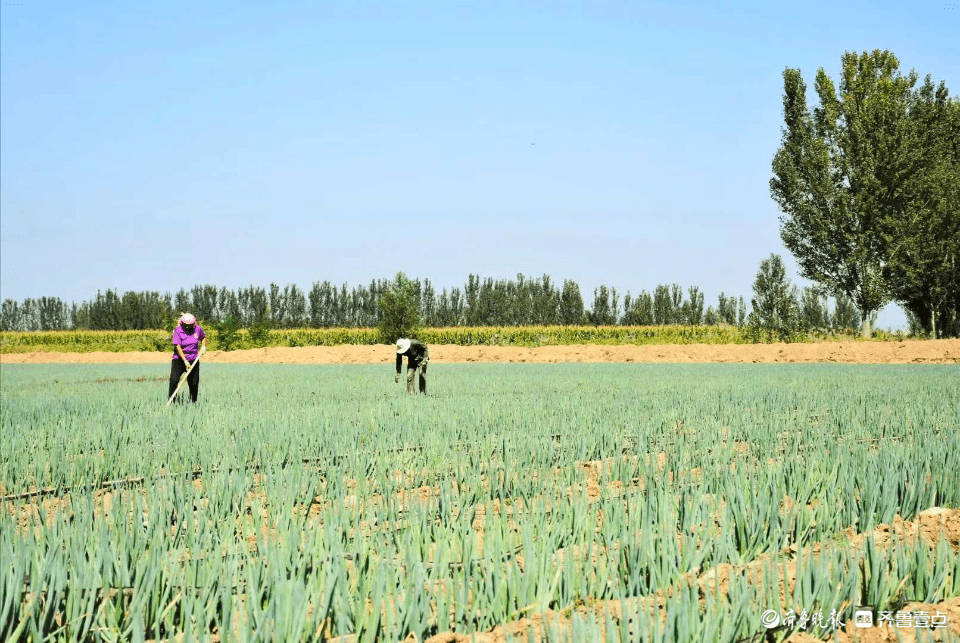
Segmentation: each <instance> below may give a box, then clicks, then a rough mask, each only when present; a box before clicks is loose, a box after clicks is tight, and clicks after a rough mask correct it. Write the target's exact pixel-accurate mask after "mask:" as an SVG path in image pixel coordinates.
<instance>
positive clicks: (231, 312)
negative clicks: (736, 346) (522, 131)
mask: <svg viewBox="0 0 960 643" xmlns="http://www.w3.org/2000/svg"><path fill="white" fill-rule="evenodd" d="M399 284H403V289H404V292H405V293H407V292H408V293H409V297H410V299H411V301H412V303H413V305H414V306H415V308H416V311H417V315H418V317H419V319H420V320H421V321H422V323H424V324H426V325H427V326H432V327H443V326H526V325H554V324H559V325H574V324H591V325H598V326H599V325H617V324H621V325H630V326H652V325H666V324H686V325H703V324H706V325H715V324H729V325H734V326H744V325H745V324H747V323H748V322H749V323H751V324H754V325H759V326H760V327H763V328H767V329H770V330H777V331H781V330H784V329H788V330H789V332H795V331H800V330H838V329H844V328H849V327H852V326H854V325H856V323H857V320H858V319H859V317H858V316H859V312H858V311H857V309H856V307H854V306H853V304H852V303H851V302H850V300H849V299H847V298H845V297H842V296H841V297H839V298H837V300H836V302H835V305H834V306H833V308H832V309H831V307H830V302H829V300H828V298H827V297H826V296H825V295H824V294H823V293H822V291H820V290H818V289H815V288H806V289H803V290H802V291H801V290H798V289H797V288H796V287H791V286H790V285H789V282H788V281H787V280H786V276H785V271H784V269H783V264H782V261H780V258H779V257H778V256H776V255H773V256H772V257H771V259H769V260H766V261H764V262H763V263H762V264H761V268H760V273H759V274H758V277H757V281H756V282H755V284H754V298H753V299H752V301H751V303H752V310H751V311H749V312H748V310H747V304H746V302H745V301H744V299H743V297H739V298H737V297H729V296H727V295H726V294H724V293H720V295H719V297H718V300H717V303H716V305H715V306H714V305H710V306H706V307H705V301H704V295H703V293H702V292H701V291H700V289H699V288H697V287H696V286H693V287H690V288H687V289H686V290H684V289H683V288H682V287H681V286H680V285H679V284H661V285H659V286H657V287H656V288H655V289H654V290H653V292H649V291H646V290H642V291H641V292H640V294H639V295H637V296H632V295H631V294H630V293H629V292H627V293H626V294H625V295H624V296H623V298H622V299H621V297H620V293H619V292H618V291H617V289H616V288H608V287H607V286H600V287H599V288H597V289H596V290H594V292H593V298H592V306H590V307H589V308H588V307H587V306H586V305H585V303H584V299H583V296H582V295H581V292H580V287H579V286H578V285H577V283H576V282H575V281H572V280H564V281H563V283H562V286H557V285H556V283H555V282H554V281H553V280H552V279H551V278H550V277H549V276H547V275H544V276H543V277H540V278H539V279H531V278H527V277H525V276H524V275H517V278H516V280H507V279H500V280H494V279H491V278H485V279H484V278H481V277H479V276H477V275H472V274H471V275H470V276H469V277H468V279H467V283H466V285H465V287H464V288H463V290H461V289H459V288H453V289H451V290H449V291H448V290H446V289H443V290H442V291H441V292H440V293H439V294H437V292H436V289H435V288H434V287H433V284H431V283H430V281H429V280H428V279H425V280H423V281H421V280H419V279H413V280H406V278H405V277H404V276H403V275H398V276H397V278H396V279H395V280H385V279H381V280H374V281H371V282H370V284H369V286H356V287H354V288H348V286H347V285H346V284H344V285H342V286H340V287H339V288H338V287H337V286H334V285H332V284H331V283H330V282H327V281H324V282H316V283H314V284H313V286H312V287H311V289H310V290H309V291H306V292H305V291H303V290H301V289H300V288H298V287H297V286H296V285H293V284H291V285H287V286H285V287H282V288H281V287H280V286H278V285H277V284H270V287H269V288H266V289H265V288H258V287H255V286H250V287H248V288H239V289H237V290H231V289H229V288H217V287H216V286H212V285H198V286H194V287H193V288H192V289H190V290H187V289H181V290H180V291H178V292H177V293H176V294H174V295H171V294H170V293H164V294H161V293H157V292H133V291H129V292H125V293H123V294H120V293H117V292H116V291H114V290H107V291H106V292H98V293H97V296H96V297H95V298H94V299H92V300H90V301H84V302H81V303H79V304H76V303H74V304H66V303H65V302H63V301H61V300H60V299H57V298H53V297H43V298H40V299H26V300H24V301H23V302H22V303H20V302H16V301H14V300H10V299H8V300H6V301H4V302H3V304H2V310H0V329H2V330H21V331H29V330H65V329H91V330H144V329H156V328H168V329H170V328H172V327H173V324H174V320H175V319H176V318H177V316H178V315H179V313H180V312H181V311H190V312H192V313H194V314H195V315H196V316H197V317H198V318H199V319H201V320H202V321H203V322H204V323H213V324H220V323H222V322H223V321H225V320H226V319H228V318H231V317H232V319H233V321H234V322H235V323H236V325H237V326H239V327H254V326H266V327H274V328H302V327H310V328H327V327H341V328H343V327H374V326H377V325H380V324H381V322H382V318H383V314H384V313H383V310H382V307H381V306H380V305H379V303H380V301H381V300H383V298H384V296H385V295H386V294H389V293H392V292H395V291H396V289H397V286H398V285H399Z"/></svg>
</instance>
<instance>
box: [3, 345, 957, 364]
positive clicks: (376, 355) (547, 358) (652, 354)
mask: <svg viewBox="0 0 960 643" xmlns="http://www.w3.org/2000/svg"><path fill="white" fill-rule="evenodd" d="M395 355H396V354H395V353H394V349H393V347H392V346H388V345H379V346H306V347H299V348H286V347H272V348H256V349H251V350H240V351H231V352H223V351H213V352H211V353H209V354H208V355H207V356H206V357H204V359H203V361H204V362H205V363H213V364H217V363H223V364H389V363H392V362H393V361H394V359H395ZM430 358H431V362H433V363H437V362H442V363H466V362H529V363H552V362H667V363H704V362H769V363H775V362H837V363H846V364H957V363H960V339H940V340H926V341H924V340H909V341H903V342H858V341H845V342H819V343H812V344H725V345H712V344H685V345H676V344H673V345H661V346H598V345H571V346H540V347H536V348H523V347H515V346H453V345H437V346H431V347H430ZM169 360H170V354H168V353H104V352H95V353H46V352H35V353H9V354H3V355H0V364H40V363H73V364H160V363H166V362H168V361H169Z"/></svg>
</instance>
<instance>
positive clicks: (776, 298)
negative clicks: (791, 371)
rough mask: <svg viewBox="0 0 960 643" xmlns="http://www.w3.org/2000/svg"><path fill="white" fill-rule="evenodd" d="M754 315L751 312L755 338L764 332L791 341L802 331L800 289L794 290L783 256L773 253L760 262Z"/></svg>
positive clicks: (751, 330)
mask: <svg viewBox="0 0 960 643" xmlns="http://www.w3.org/2000/svg"><path fill="white" fill-rule="evenodd" d="M750 303H751V306H752V308H753V312H751V313H750V323H749V326H750V332H751V336H752V337H758V336H760V335H761V334H762V333H767V334H768V335H769V336H772V337H776V338H778V339H779V340H781V341H788V340H789V339H791V338H792V337H793V336H794V334H795V333H796V332H797V331H798V330H799V329H800V324H799V321H800V320H799V314H798V313H799V311H798V310H797V292H796V288H794V287H791V285H790V280H789V279H787V272H786V269H785V268H784V266H783V260H782V259H781V258H780V255H777V254H771V255H770V257H769V258H767V259H764V260H763V261H761V262H760V269H759V270H758V271H757V278H756V280H754V282H753V299H752V300H751V302H750Z"/></svg>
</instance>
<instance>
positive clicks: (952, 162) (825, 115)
mask: <svg viewBox="0 0 960 643" xmlns="http://www.w3.org/2000/svg"><path fill="white" fill-rule="evenodd" d="M783 79H784V96H783V114H784V128H783V139H782V143H781V146H780V148H779V149H778V150H777V152H776V155H775V156H774V159H773V174H774V176H773V178H772V179H771V180H770V192H771V196H772V197H773V199H774V200H775V201H776V202H777V205H778V206H779V207H780V210H781V212H782V216H781V217H780V222H781V228H780V234H781V238H782V239H783V242H784V245H785V246H786V247H787V248H788V249H789V250H790V252H791V253H793V255H794V257H795V258H796V260H797V264H798V266H799V267H800V273H801V275H802V276H804V277H806V278H808V279H811V280H813V281H815V282H817V283H818V284H820V285H821V286H822V287H823V288H824V289H825V290H826V291H828V292H829V293H831V294H833V295H835V296H837V297H841V296H844V297H848V298H850V299H851V300H852V302H853V304H854V305H855V306H856V307H857V309H858V310H859V311H860V315H861V332H862V333H863V334H864V335H869V334H870V326H871V319H872V317H873V316H874V314H875V313H876V311H877V310H879V309H880V308H881V307H882V306H883V305H884V304H885V303H886V302H888V301H890V300H891V299H895V300H897V301H898V302H900V303H902V304H903V305H904V306H905V307H906V308H907V309H908V311H911V312H912V313H913V314H915V315H916V316H918V317H923V316H926V317H928V318H929V319H930V320H931V325H933V324H935V320H937V319H940V320H941V327H942V326H944V325H951V324H952V326H951V327H952V328H953V331H952V332H953V334H956V332H957V331H956V328H955V327H956V323H957V314H956V309H957V301H956V300H957V297H958V295H957V294H956V293H957V292H960V280H958V278H957V277H958V275H957V261H956V257H957V251H958V238H960V236H958V230H960V228H958V223H957V219H958V214H960V211H958V201H957V187H956V186H957V183H958V181H957V179H958V174H957V149H958V143H957V127H958V121H957V102H956V100H951V99H950V98H949V94H948V92H947V90H946V85H945V84H944V83H941V84H940V86H939V87H935V86H934V85H933V83H932V81H931V80H930V78H929V77H927V79H926V81H925V83H924V84H923V85H922V86H920V87H917V81H918V75H917V74H916V72H913V71H911V72H910V73H909V74H907V75H906V76H904V75H903V74H901V73H900V62H899V60H898V59H897V58H896V56H894V55H893V54H892V53H891V52H889V51H880V50H875V51H873V52H863V53H862V54H857V53H855V52H847V53H845V54H844V55H843V56H842V58H841V75H840V79H839V86H837V85H836V84H835V83H834V81H833V80H832V79H831V78H830V77H829V76H828V75H827V73H826V72H825V71H824V70H823V69H822V68H821V69H820V70H819V71H818V72H817V75H816V82H815V89H816V93H817V97H818V99H819V105H818V106H816V107H815V108H814V109H813V111H812V112H811V111H810V110H809V108H808V106H807V98H806V85H805V83H804V81H803V78H802V76H801V74H800V70H799V69H790V68H788V69H786V70H785V71H784V72H783Z"/></svg>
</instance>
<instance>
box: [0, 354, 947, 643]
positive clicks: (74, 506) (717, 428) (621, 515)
mask: <svg viewBox="0 0 960 643" xmlns="http://www.w3.org/2000/svg"><path fill="white" fill-rule="evenodd" d="M0 375H2V377H0V396H2V399H3V414H2V416H0V435H2V436H3V440H0V494H2V495H3V496H4V498H3V511H2V512H0V560H3V561H4V565H3V568H2V569H0V640H23V641H37V642H39V641H44V640H65V641H99V640H131V641H146V640H171V639H177V640H179V638H180V637H181V636H183V637H185V638H186V639H191V640H210V639H211V638H212V637H214V636H216V637H217V638H218V639H219V640H231V641H259V640H283V641H312V640H326V639H332V638H337V637H341V638H339V641H341V643H343V642H345V641H347V640H349V641H357V642H359V643H363V642H365V641H399V640H406V639H409V640H417V641H423V640H425V639H427V638H428V637H430V636H432V635H435V634H440V633H444V632H453V633H457V634H465V635H468V636H469V635H470V634H472V633H475V632H484V631H489V630H491V629H492V628H494V627H496V626H500V625H504V624H507V623H514V624H517V623H523V621H521V619H523V618H524V617H531V619H530V620H529V621H526V623H527V624H528V625H531V626H536V627H538V628H541V630H539V631H529V632H528V631H527V630H526V629H524V628H523V627H522V626H518V627H520V629H518V630H511V631H512V632H513V634H512V636H513V640H517V641H521V640H522V641H527V640H531V639H532V640H540V641H544V640H550V641H567V640H569V641H593V640H602V641H606V640H610V641H645V642H654V643H660V642H666V641H679V642H687V641H691V642H692V641H716V642H723V643H729V642H730V641H737V640H741V639H745V638H748V637H755V638H756V639H757V640H760V639H761V638H762V639H763V640H777V641H782V640H783V639H784V638H785V637H786V636H788V635H789V634H791V633H792V632H795V631H798V628H797V627H796V626H794V627H793V628H780V629H777V630H775V631H770V632H768V631H767V630H766V629H765V627H764V626H763V625H762V624H761V620H760V619H761V615H762V614H763V613H764V612H767V611H768V610H775V611H777V612H779V613H786V612H787V610H791V609H792V610H795V611H796V613H798V614H799V613H800V612H801V610H807V611H808V613H810V614H813V613H815V612H818V611H819V612H821V613H822V615H823V616H824V617H826V616H827V615H830V614H834V615H835V616H837V617H839V618H840V620H841V621H843V622H849V621H850V620H852V617H853V610H854V609H855V608H856V606H859V605H870V606H873V607H874V608H875V609H877V610H891V609H893V610H895V609H897V608H898V606H900V605H902V604H903V601H906V600H914V599H916V600H920V601H925V602H931V603H936V602H939V601H942V600H944V599H946V598H948V597H951V596H957V595H960V555H958V552H957V550H956V548H955V544H951V543H950V542H947V541H946V540H939V541H937V540H934V541H933V542H927V541H925V540H922V539H917V538H914V539H910V540H898V539H897V538H896V537H891V538H890V539H889V542H886V543H883V542H881V541H879V540H873V539H871V538H865V539H863V540H862V542H859V541H858V542H857V543H852V542H851V541H850V540H849V536H848V534H849V533H851V532H852V533H861V534H870V533H871V532H872V531H873V530H874V529H875V528H877V527H878V526H879V525H880V524H888V525H889V524H892V523H893V521H894V519H895V518H896V516H898V515H899V516H902V517H903V518H904V519H906V520H910V519H913V518H915V517H916V516H917V515H918V514H919V513H920V512H923V511H924V510H926V509H929V508H931V507H934V506H940V507H958V506H960V478H958V477H957V475H956V472H957V471H958V470H960V408H958V406H957V405H956V403H955V401H956V400H957V399H960V369H958V368H957V367H955V366H838V365H753V364H743V365H650V364H618V365H571V364H550V365H519V364H517V365H488V364H481V365H439V364H438V365H437V366H436V367H435V368H434V367H431V377H432V378H433V379H432V381H431V392H432V395H431V397H428V398H414V397H408V396H406V395H405V394H403V392H402V390H403V389H402V387H401V386H399V385H396V384H394V382H393V376H392V375H393V374H392V369H390V368H385V367H382V366H289V365H287V366H281V365H266V366H251V365H221V364H209V365H207V366H205V367H204V368H203V371H202V374H201V390H200V401H199V404H197V405H196V406H184V407H174V408H167V407H165V405H164V402H165V398H166V391H167V386H166V376H167V370H166V369H164V368H161V367H160V366H156V367H149V366H142V365H137V366H109V367H104V366H93V365H82V366H81V365H70V366H54V365H3V366H0ZM31 494H35V495H31ZM931 524H932V523H931ZM925 531H926V530H925ZM814 552H817V553H814ZM723 570H730V571H729V572H723ZM721 572H722V573H725V574H726V577H725V578H724V579H723V582H722V583H721V582H719V580H720V578H719V575H720V574H721ZM711 578H712V580H711ZM791 579H792V580H791ZM711 583H712V584H711ZM812 627H813V626H812ZM835 627H836V626H835V625H825V626H824V627H819V626H816V627H813V629H809V630H807V632H808V633H812V634H814V635H815V636H817V637H818V638H828V637H830V636H831V635H832V632H833V631H834V629H835ZM955 634H956V632H955ZM508 640H509V639H508Z"/></svg>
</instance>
